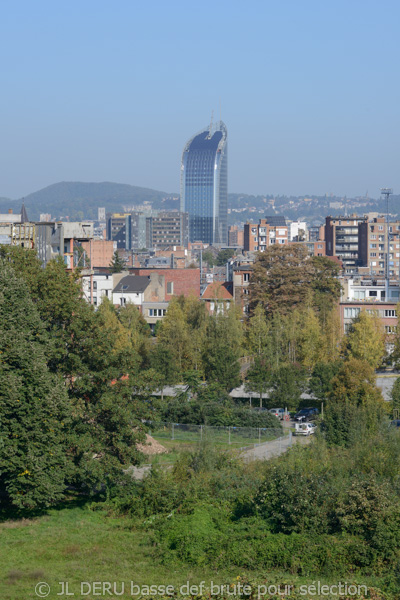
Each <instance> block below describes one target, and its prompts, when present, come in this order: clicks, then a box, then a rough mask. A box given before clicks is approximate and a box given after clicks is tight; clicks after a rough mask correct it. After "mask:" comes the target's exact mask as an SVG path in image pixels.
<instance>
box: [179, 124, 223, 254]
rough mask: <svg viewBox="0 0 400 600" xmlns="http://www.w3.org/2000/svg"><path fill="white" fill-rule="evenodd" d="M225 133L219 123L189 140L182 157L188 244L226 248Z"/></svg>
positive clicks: (182, 200) (182, 185)
mask: <svg viewBox="0 0 400 600" xmlns="http://www.w3.org/2000/svg"><path fill="white" fill-rule="evenodd" d="M227 137H228V131H227V129H226V125H225V124H224V123H223V122H222V121H219V123H217V124H216V125H215V126H214V127H213V125H212V124H211V125H210V126H209V127H207V128H206V129H204V130H203V131H201V132H200V133H197V134H196V135H195V136H193V137H192V138H190V140H189V141H188V142H187V144H186V146H185V147H184V149H183V153H182V163H181V211H182V212H187V213H189V241H190V242H195V241H202V242H206V243H208V244H226V243H227V238H228V223H227V221H228V145H227Z"/></svg>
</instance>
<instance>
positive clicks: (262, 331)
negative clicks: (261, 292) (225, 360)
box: [246, 304, 271, 356]
mask: <svg viewBox="0 0 400 600" xmlns="http://www.w3.org/2000/svg"><path fill="white" fill-rule="evenodd" d="M246 333H247V336H246V337H247V348H248V350H249V352H250V354H252V355H256V356H261V355H263V356H269V355H270V353H271V338H270V326H269V324H268V322H267V319H266V316H265V310H264V308H263V306H262V304H257V306H256V308H255V309H254V313H253V316H252V317H250V319H249V321H248V326H247V332H246Z"/></svg>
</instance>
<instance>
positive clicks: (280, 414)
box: [268, 408, 285, 420]
mask: <svg viewBox="0 0 400 600" xmlns="http://www.w3.org/2000/svg"><path fill="white" fill-rule="evenodd" d="M268 412H270V413H271V415H275V416H276V417H277V418H278V419H281V420H282V419H283V417H284V416H285V409H284V408H270V409H269V411H268Z"/></svg>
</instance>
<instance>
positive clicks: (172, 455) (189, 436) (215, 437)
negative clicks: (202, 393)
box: [145, 427, 285, 465]
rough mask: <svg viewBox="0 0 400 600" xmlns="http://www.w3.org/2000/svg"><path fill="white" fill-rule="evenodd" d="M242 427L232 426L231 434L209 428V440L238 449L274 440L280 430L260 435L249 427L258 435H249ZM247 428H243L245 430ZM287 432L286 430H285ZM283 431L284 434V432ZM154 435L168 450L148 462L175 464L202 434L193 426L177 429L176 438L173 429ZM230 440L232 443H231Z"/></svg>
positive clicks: (224, 448)
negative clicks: (187, 428)
mask: <svg viewBox="0 0 400 600" xmlns="http://www.w3.org/2000/svg"><path fill="white" fill-rule="evenodd" d="M240 429H242V428H237V430H235V428H232V430H231V435H230V436H229V432H228V431H227V428H224V429H222V430H219V431H218V429H217V428H212V429H211V428H209V429H208V431H207V430H206V432H207V437H206V439H207V440H209V441H210V442H211V443H212V444H213V445H214V446H216V447H218V448H220V449H221V450H228V451H229V450H238V449H239V448H243V447H247V446H250V447H251V446H253V445H254V444H258V443H264V442H268V441H272V440H274V439H276V438H277V437H278V436H279V433H280V432H279V433H278V430H277V431H276V432H275V431H273V430H270V429H267V430H264V431H263V430H262V429H261V430H260V436H258V433H256V429H253V430H251V429H250V428H249V429H248V431H249V432H251V431H254V432H255V433H256V435H253V436H249V435H246V434H244V433H243V431H240ZM244 429H245V428H243V430H244ZM284 433H285V432H284ZM284 433H283V434H284ZM151 435H152V437H153V438H154V439H155V440H157V442H159V443H160V444H162V445H163V446H164V448H166V449H167V450H168V452H166V453H165V454H156V455H152V456H149V457H148V458H147V459H146V461H145V462H146V463H151V464H159V465H164V464H173V463H175V462H176V461H177V460H178V458H179V456H180V455H181V453H182V452H185V451H188V450H193V449H194V448H196V447H197V446H198V444H199V443H200V441H201V434H200V431H199V427H198V428H196V429H195V428H192V430H179V429H177V430H175V431H174V439H172V431H171V429H163V430H156V431H154V432H152V434H151ZM229 442H230V443H229Z"/></svg>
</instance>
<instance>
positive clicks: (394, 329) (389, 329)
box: [385, 325, 397, 335]
mask: <svg viewBox="0 0 400 600" xmlns="http://www.w3.org/2000/svg"><path fill="white" fill-rule="evenodd" d="M385 333H388V334H389V335H390V334H393V333H397V326H396V325H385Z"/></svg>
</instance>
